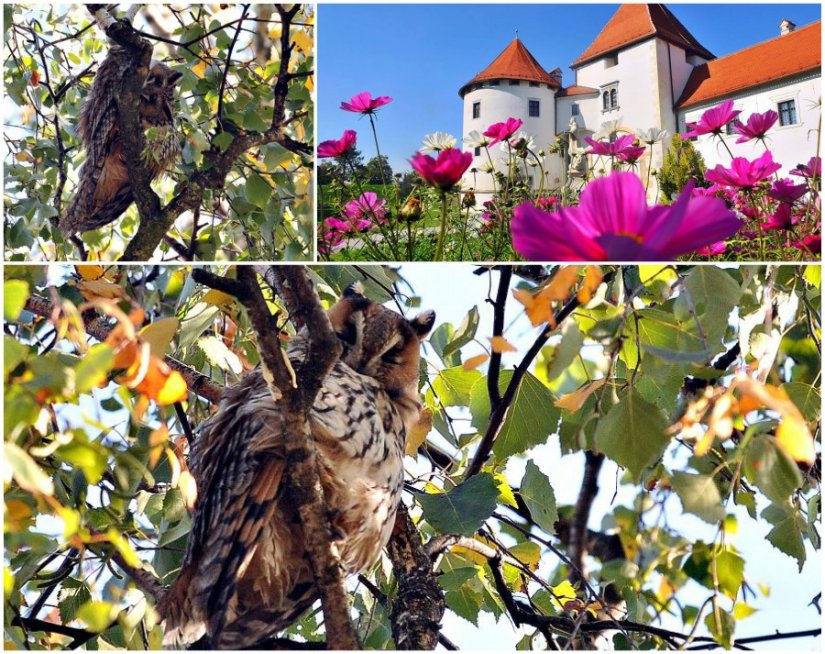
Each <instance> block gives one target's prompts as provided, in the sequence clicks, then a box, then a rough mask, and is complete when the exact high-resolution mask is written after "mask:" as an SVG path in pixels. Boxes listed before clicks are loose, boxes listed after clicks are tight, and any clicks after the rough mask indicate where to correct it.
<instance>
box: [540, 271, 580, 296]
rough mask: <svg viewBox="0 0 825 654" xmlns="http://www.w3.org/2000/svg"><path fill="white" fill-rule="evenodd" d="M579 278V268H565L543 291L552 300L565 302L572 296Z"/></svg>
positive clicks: (557, 273) (558, 272)
mask: <svg viewBox="0 0 825 654" xmlns="http://www.w3.org/2000/svg"><path fill="white" fill-rule="evenodd" d="M578 277H579V266H563V267H561V268H559V270H558V271H557V272H556V274H555V275H553V277H552V279H551V280H550V281H549V282H548V284H547V286H545V287H544V288H543V289H542V290H541V294H542V295H546V296H547V297H548V298H549V299H550V300H554V301H564V300H566V299H568V298H569V297H570V296H571V295H572V292H571V291H572V289H573V287H574V286H575V285H576V280H577V279H578Z"/></svg>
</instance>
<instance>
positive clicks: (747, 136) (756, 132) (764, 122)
mask: <svg viewBox="0 0 825 654" xmlns="http://www.w3.org/2000/svg"><path fill="white" fill-rule="evenodd" d="M777 120H779V114H778V113H776V112H775V111H774V110H773V109H768V111H766V112H765V113H762V114H751V115H750V116H748V122H747V123H745V124H744V125H743V124H742V123H741V122H739V121H738V120H737V121H734V123H733V131H734V132H736V133H737V134H740V136H739V138H738V139H736V142H737V143H746V142H748V141H750V140H751V139H761V138H762V137H763V136H765V134H766V133H767V132H768V130H769V129H770V128H771V127H773V126H774V125H775V124H776V121H777Z"/></svg>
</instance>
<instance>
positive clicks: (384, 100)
mask: <svg viewBox="0 0 825 654" xmlns="http://www.w3.org/2000/svg"><path fill="white" fill-rule="evenodd" d="M390 102H392V98H391V97H389V96H386V95H382V96H380V97H378V98H373V97H372V93H370V92H369V91H364V92H363V93H359V94H358V95H355V96H353V97H352V98H350V101H349V102H342V103H341V109H343V110H344V111H352V112H353V113H356V114H374V113H375V110H376V109H378V107H383V106H384V105H385V104H389V103H390Z"/></svg>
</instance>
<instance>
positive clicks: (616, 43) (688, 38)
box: [571, 4, 714, 68]
mask: <svg viewBox="0 0 825 654" xmlns="http://www.w3.org/2000/svg"><path fill="white" fill-rule="evenodd" d="M652 36H658V37H659V38H662V39H664V40H665V41H668V42H670V43H673V44H674V45H677V46H679V47H680V48H683V49H684V50H686V51H687V52H688V53H689V54H697V55H699V56H701V57H703V58H705V59H713V58H714V57H713V54H711V53H710V51H708V50H707V49H705V48H704V47H703V46H702V44H700V43H699V42H698V41H697V40H696V39H695V38H694V37H693V35H692V34H691V33H690V32H688V30H687V28H686V27H685V26H684V25H682V23H680V22H679V20H678V19H677V18H676V16H674V15H673V14H672V13H671V12H670V10H669V9H668V8H667V7H665V6H664V5H642V4H623V5H621V6H620V7H619V9H618V11H616V13H615V14H613V17H612V18H611V19H610V20H609V21H607V25H605V26H604V29H602V31H601V32H599V35H598V36H597V37H596V40H595V41H593V43H591V44H590V47H588V48H587V50H585V51H584V52H583V53H582V54H581V56H579V58H578V59H576V61H574V62H573V63H572V64H571V66H572V67H573V68H575V67H577V66H581V65H583V64H586V63H587V62H589V61H592V60H593V59H598V58H599V57H601V56H603V55H606V54H608V53H610V52H614V51H616V50H619V49H621V48H625V47H627V46H629V45H633V44H634V43H638V42H639V41H644V40H645V39H648V38H650V37H652Z"/></svg>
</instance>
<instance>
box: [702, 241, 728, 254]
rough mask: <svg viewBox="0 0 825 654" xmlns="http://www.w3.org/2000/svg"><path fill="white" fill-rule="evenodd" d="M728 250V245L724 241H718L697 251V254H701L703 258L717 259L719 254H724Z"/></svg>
mask: <svg viewBox="0 0 825 654" xmlns="http://www.w3.org/2000/svg"><path fill="white" fill-rule="evenodd" d="M727 249H728V244H727V243H725V242H724V241H717V242H716V243H711V244H710V245H706V246H705V247H703V248H699V249H698V250H696V254H701V255H702V256H703V257H715V256H716V255H718V254H723V253H724V252H725V250H727Z"/></svg>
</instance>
